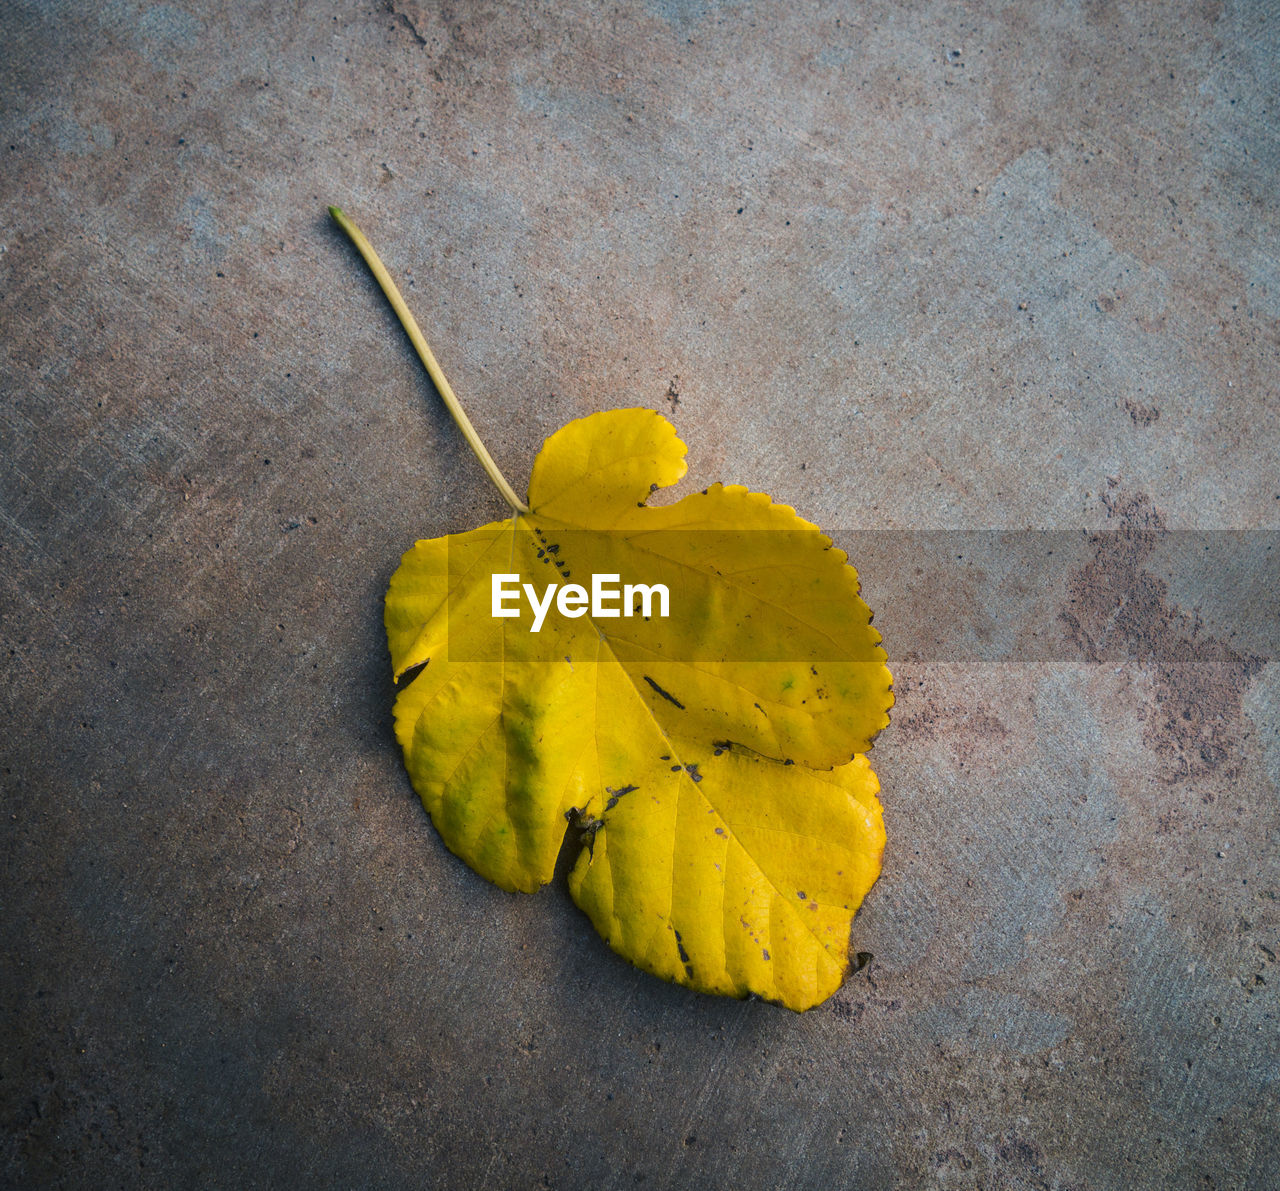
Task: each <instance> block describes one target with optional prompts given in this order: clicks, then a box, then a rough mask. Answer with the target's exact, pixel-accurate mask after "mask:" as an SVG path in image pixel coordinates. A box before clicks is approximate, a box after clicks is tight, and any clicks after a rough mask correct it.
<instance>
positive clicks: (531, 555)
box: [386, 410, 892, 1009]
mask: <svg viewBox="0 0 1280 1191" xmlns="http://www.w3.org/2000/svg"><path fill="white" fill-rule="evenodd" d="M683 456H684V447H683V445H682V444H681V443H680V442H679V440H678V439H677V438H676V437H675V432H674V430H673V429H672V427H671V425H670V424H669V423H668V422H667V421H666V420H665V419H664V418H662V417H661V416H660V415H658V414H655V413H652V412H651V411H648V410H621V411H615V412H611V413H603V414H594V415H592V416H591V417H588V418H584V419H582V420H580V421H577V422H572V423H570V424H569V425H568V426H566V427H564V428H563V429H561V430H560V431H558V432H557V433H556V434H555V435H553V436H552V437H551V438H550V439H549V440H548V441H547V443H546V445H545V446H544V448H543V450H542V452H541V454H540V455H539V456H538V459H537V462H536V463H535V465H534V469H533V477H532V480H531V482H530V485H529V507H530V510H531V511H530V512H529V513H527V514H520V513H517V514H516V515H515V516H513V517H512V518H511V519H510V520H508V521H505V522H501V523H498V524H496V525H488V526H484V527H482V528H480V529H477V530H472V531H471V532H470V533H465V534H456V535H452V536H450V537H448V538H439V539H435V540H433V541H425V542H419V543H418V544H417V545H416V546H414V548H413V549H412V550H410V551H409V552H408V553H407V554H406V555H405V557H404V560H403V562H402V563H401V566H400V568H399V570H397V572H396V573H395V575H394V576H393V578H392V580H391V586H390V590H389V591H388V594H387V605H386V624H387V636H388V640H389V642H390V646H391V656H392V664H393V668H394V671H395V674H396V676H397V677H400V676H401V675H403V674H404V673H405V672H406V671H407V670H409V669H412V668H413V667H416V666H423V665H424V664H425V668H424V669H422V670H421V672H419V673H418V674H417V675H416V676H415V677H414V678H413V680H412V681H411V682H410V683H409V684H408V686H407V687H405V688H404V689H403V690H402V691H401V693H400V695H399V697H398V698H397V700H396V708H395V721H396V735H397V737H398V739H399V741H400V743H401V745H402V746H403V748H404V752H405V759H406V763H407V765H408V769H409V773H410V776H411V778H412V781H413V784H414V787H415V789H416V790H417V791H418V793H419V794H420V795H421V797H422V800H423V803H424V804H425V806H426V808H427V810H428V811H429V812H430V814H431V817H432V819H433V821H434V822H435V824H436V826H437V828H438V829H439V830H440V833H441V835H442V836H443V837H444V840H445V842H446V843H447V844H448V845H449V847H450V848H451V849H452V850H453V851H455V852H456V853H457V854H458V855H459V856H461V857H463V859H465V860H466V861H467V862H468V863H469V864H471V865H472V867H474V868H475V869H476V870H477V871H478V872H480V873H481V874H482V875H484V876H485V877H487V878H488V879H489V880H491V881H494V882H495V883H496V884H498V885H501V886H502V887H503V888H505V889H513V890H526V891H532V890H534V889H537V888H538V887H539V886H540V885H542V884H545V883H546V882H547V881H549V880H550V879H551V877H552V874H553V872H554V869H555V864H556V858H557V856H558V854H559V851H560V847H561V844H562V843H563V840H564V835H565V831H566V829H567V828H568V827H569V824H570V821H571V820H572V821H574V822H575V823H576V824H577V825H578V830H580V831H581V832H582V834H583V836H584V837H585V844H584V847H583V850H582V852H581V854H580V855H579V858H578V861H577V865H576V867H575V869H574V870H573V874H572V877H571V879H570V890H571V892H572V894H573V896H574V898H575V900H576V901H577V902H578V904H579V905H581V906H582V907H583V909H584V910H586V911H587V913H588V914H589V915H590V916H591V918H592V921H593V922H594V923H595V924H596V927H597V929H599V931H600V933H601V934H602V935H604V937H605V938H606V939H608V941H609V943H610V944H611V945H612V946H613V947H614V948H615V949H616V950H617V951H619V952H620V953H621V954H622V955H625V956H626V957H627V958H628V959H631V960H632V961H633V962H635V963H636V964H638V965H639V966H641V967H643V968H646V969H648V970H650V971H652V972H654V973H656V974H657V975H660V976H663V977H665V978H666V979H669V980H675V981H678V982H680V983H682V984H688V985H690V986H691V987H694V988H698V989H701V990H703V991H707V992H718V993H729V994H733V995H738V996H745V995H747V994H748V993H756V994H758V995H760V996H763V997H767V998H769V999H772V1000H778V1001H781V1002H782V1003H783V1004H786V1005H789V1006H791V1007H793V1008H797V1009H799V1008H805V1007H807V1006H809V1005H811V1004H814V1003H816V1002H817V1001H820V1000H822V999H824V998H825V997H826V996H828V995H830V993H831V992H832V991H834V989H836V988H837V987H839V984H840V981H841V979H842V978H843V974H844V971H845V968H846V962H847V951H848V942H849V929H850V923H851V920H852V917H853V912H854V911H855V910H856V909H857V906H858V904H859V902H860V901H861V900H862V897H863V895H864V894H865V893H866V891H867V889H868V888H870V886H871V883H872V882H873V881H874V879H875V876H876V874H877V873H878V872H879V867H880V855H881V851H882V849H883V843H884V835H883V829H882V827H881V822H880V811H879V804H878V802H877V800H876V791H877V789H878V786H877V783H876V780H875V775H874V774H873V773H872V771H871V769H870V767H869V766H868V765H867V762H866V759H865V758H864V757H861V756H858V757H855V754H861V753H864V752H865V751H866V749H867V748H868V747H869V745H870V743H871V738H872V737H873V736H874V735H875V733H876V732H878V731H879V730H880V728H882V727H883V726H884V725H885V724H886V723H887V722H888V716H887V711H888V708H889V706H890V704H891V702H892V695H891V693H890V682H891V676H890V674H889V671H888V670H887V668H886V667H885V665H884V653H883V650H882V649H881V648H880V647H879V644H878V642H879V635H878V634H877V633H876V632H875V630H874V629H873V628H871V626H870V623H869V620H870V614H869V612H868V610H867V607H866V605H865V604H864V603H863V602H862V600H861V599H860V597H859V596H858V581H857V576H856V574H855V572H854V571H853V569H852V568H851V567H850V566H848V565H847V563H846V561H845V557H844V555H843V554H842V553H841V552H839V551H838V550H834V549H832V548H831V545H830V542H829V540H828V539H827V538H826V537H824V536H823V535H822V534H821V533H820V532H819V531H818V530H817V529H816V528H815V527H814V526H812V525H809V524H808V523H806V522H804V521H801V520H800V519H799V518H798V517H796V515H795V514H794V512H792V510H790V509H788V508H785V507H784V506H779V505H775V504H772V503H771V502H770V501H769V500H768V498H767V497H763V496H760V495H757V494H753V493H749V492H747V491H746V489H744V488H737V487H731V488H726V487H721V486H719V485H716V486H713V487H712V488H709V489H708V490H707V491H706V492H703V493H696V494H693V495H691V496H687V497H685V498H684V499H683V500H681V501H679V502H678V503H676V504H673V505H668V506H661V507H656V508H650V507H648V506H646V505H644V503H643V501H644V498H645V497H647V496H648V495H649V493H650V491H651V489H652V488H653V487H656V486H658V485H662V484H669V483H671V482H673V481H675V480H676V479H678V478H679V477H680V476H681V475H682V474H683V472H684V461H683ZM601 573H605V574H617V575H626V576H631V577H634V578H636V579H638V580H640V581H643V582H644V583H645V584H652V583H657V582H661V581H662V580H664V579H666V580H669V581H670V587H671V590H672V592H673V596H672V602H673V604H674V605H675V606H674V607H673V608H672V609H671V615H670V616H669V617H666V618H662V617H659V616H656V615H655V616H652V617H650V619H648V620H645V619H644V618H643V617H639V616H632V617H621V616H619V617H617V618H609V619H603V618H600V619H597V618H594V617H592V616H590V615H583V616H581V617H576V618H571V617H568V616H561V615H559V614H558V613H557V612H556V611H555V610H553V609H551V608H549V609H548V611H547V614H546V616H545V619H544V620H543V622H542V624H541V626H540V629H539V631H538V632H536V633H535V632H533V631H531V629H532V624H533V621H534V612H533V610H532V608H530V607H529V606H528V604H527V602H526V603H524V604H522V607H521V609H520V615H519V616H517V617H509V618H502V619H498V618H495V617H494V616H493V615H491V612H492V599H491V596H492V581H491V580H492V576H493V575H495V574H517V575H520V576H521V577H522V578H525V579H535V580H538V582H539V583H540V584H544V585H545V584H548V583H550V582H557V583H560V582H562V581H563V580H565V579H566V578H567V579H569V580H572V578H573V577H574V576H579V577H582V578H585V577H586V576H588V575H592V574H601ZM654 610H655V611H656V608H655V609H654ZM744 626H745V627H744ZM759 658H765V659H767V660H757V659H759ZM774 659H777V660H774ZM851 758H854V759H853V760H850V759H851ZM831 766H836V767H835V768H829V767H831ZM811 767H828V768H826V769H825V771H823V770H820V769H815V768H811Z"/></svg>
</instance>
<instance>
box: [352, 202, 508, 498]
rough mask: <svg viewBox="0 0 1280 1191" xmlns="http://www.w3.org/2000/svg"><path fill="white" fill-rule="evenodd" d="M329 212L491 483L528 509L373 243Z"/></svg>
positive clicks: (353, 227)
mask: <svg viewBox="0 0 1280 1191" xmlns="http://www.w3.org/2000/svg"><path fill="white" fill-rule="evenodd" d="M329 214H330V215H332V216H333V218H334V220H335V222H336V223H337V224H338V226H339V227H340V228H342V230H343V231H344V232H346V233H347V235H348V236H350V237H351V242H352V243H353V244H354V245H355V246H356V248H357V249H358V250H359V252H360V255H361V256H362V257H364V263H365V264H366V265H368V266H369V271H370V272H371V273H372V274H373V276H374V278H375V279H376V280H377V282H378V284H379V285H380V286H381V287H382V292H383V293H384V294H386V296H387V301H388V302H390V303H391V309H392V310H394V311H395V312H396V315H397V317H398V318H399V319H400V325H401V326H403V327H404V329H405V333H406V334H407V335H408V336H409V342H410V343H412V344H413V349H414V351H416V352H417V353H418V359H420V360H421V361H422V366H423V367H424V368H425V369H426V370H427V375H428V376H430V377H431V381H432V383H433V384H434V385H435V387H436V389H437V391H438V392H439V394H440V396H441V398H442V399H443V401H444V404H445V407H446V408H447V409H448V411H449V413H451V414H452V415H453V420H454V421H455V422H456V423H457V424H458V429H459V430H461V431H462V437H463V438H465V439H466V440H467V445H468V446H469V447H470V448H471V449H472V450H473V451H474V452H475V455H476V458H477V459H479V460H480V465H481V466H482V467H483V468H484V469H485V471H486V472H488V474H489V479H491V480H492V481H493V483H494V486H495V487H496V488H497V489H498V491H499V492H501V493H502V499H503V500H505V501H506V502H507V504H509V505H510V506H511V507H512V508H513V509H515V511H516V512H517V513H527V512H528V511H529V506H528V505H526V504H525V503H524V501H522V500H521V499H520V498H519V497H518V496H517V495H516V494H515V490H514V489H513V488H512V487H511V485H510V484H508V483H507V478H506V476H504V475H503V474H502V472H501V471H499V470H498V465H497V464H496V463H495V462H494V461H493V456H492V455H490V454H489V452H488V450H487V449H486V447H485V445H484V443H483V442H481V441H480V436H479V435H478V434H477V433H476V428H475V427H474V426H473V425H472V424H471V419H470V418H468V417H467V413H466V410H464V409H463V408H462V405H461V403H460V402H459V401H458V398H457V397H456V396H455V395H454V392H453V388H452V386H451V385H450V384H449V382H448V380H447V379H446V378H445V375H444V372H443V371H442V370H441V368H440V365H439V363H438V362H437V361H436V358H435V355H434V354H433V353H432V351H431V348H430V347H428V346H427V341H426V339H425V338H424V337H423V334H422V331H421V330H420V329H419V327H418V322H417V319H415V318H414V317H413V314H412V312H411V311H410V310H409V307H408V306H406V305H405V301H404V298H403V297H401V295H400V291H399V289H397V288H396V283H395V282H394V281H392V280H391V274H390V273H388V272H387V269H386V266H385V265H384V264H383V263H382V261H381V260H380V259H379V258H378V254H377V253H376V252H374V250H373V245H372V244H370V243H369V241H368V240H366V239H365V236H364V233H363V232H362V231H361V230H360V229H359V228H358V227H356V225H355V224H354V223H352V222H351V220H350V219H348V218H347V216H346V214H345V213H344V212H343V211H342V210H341V209H340V208H339V207H330V208H329Z"/></svg>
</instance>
